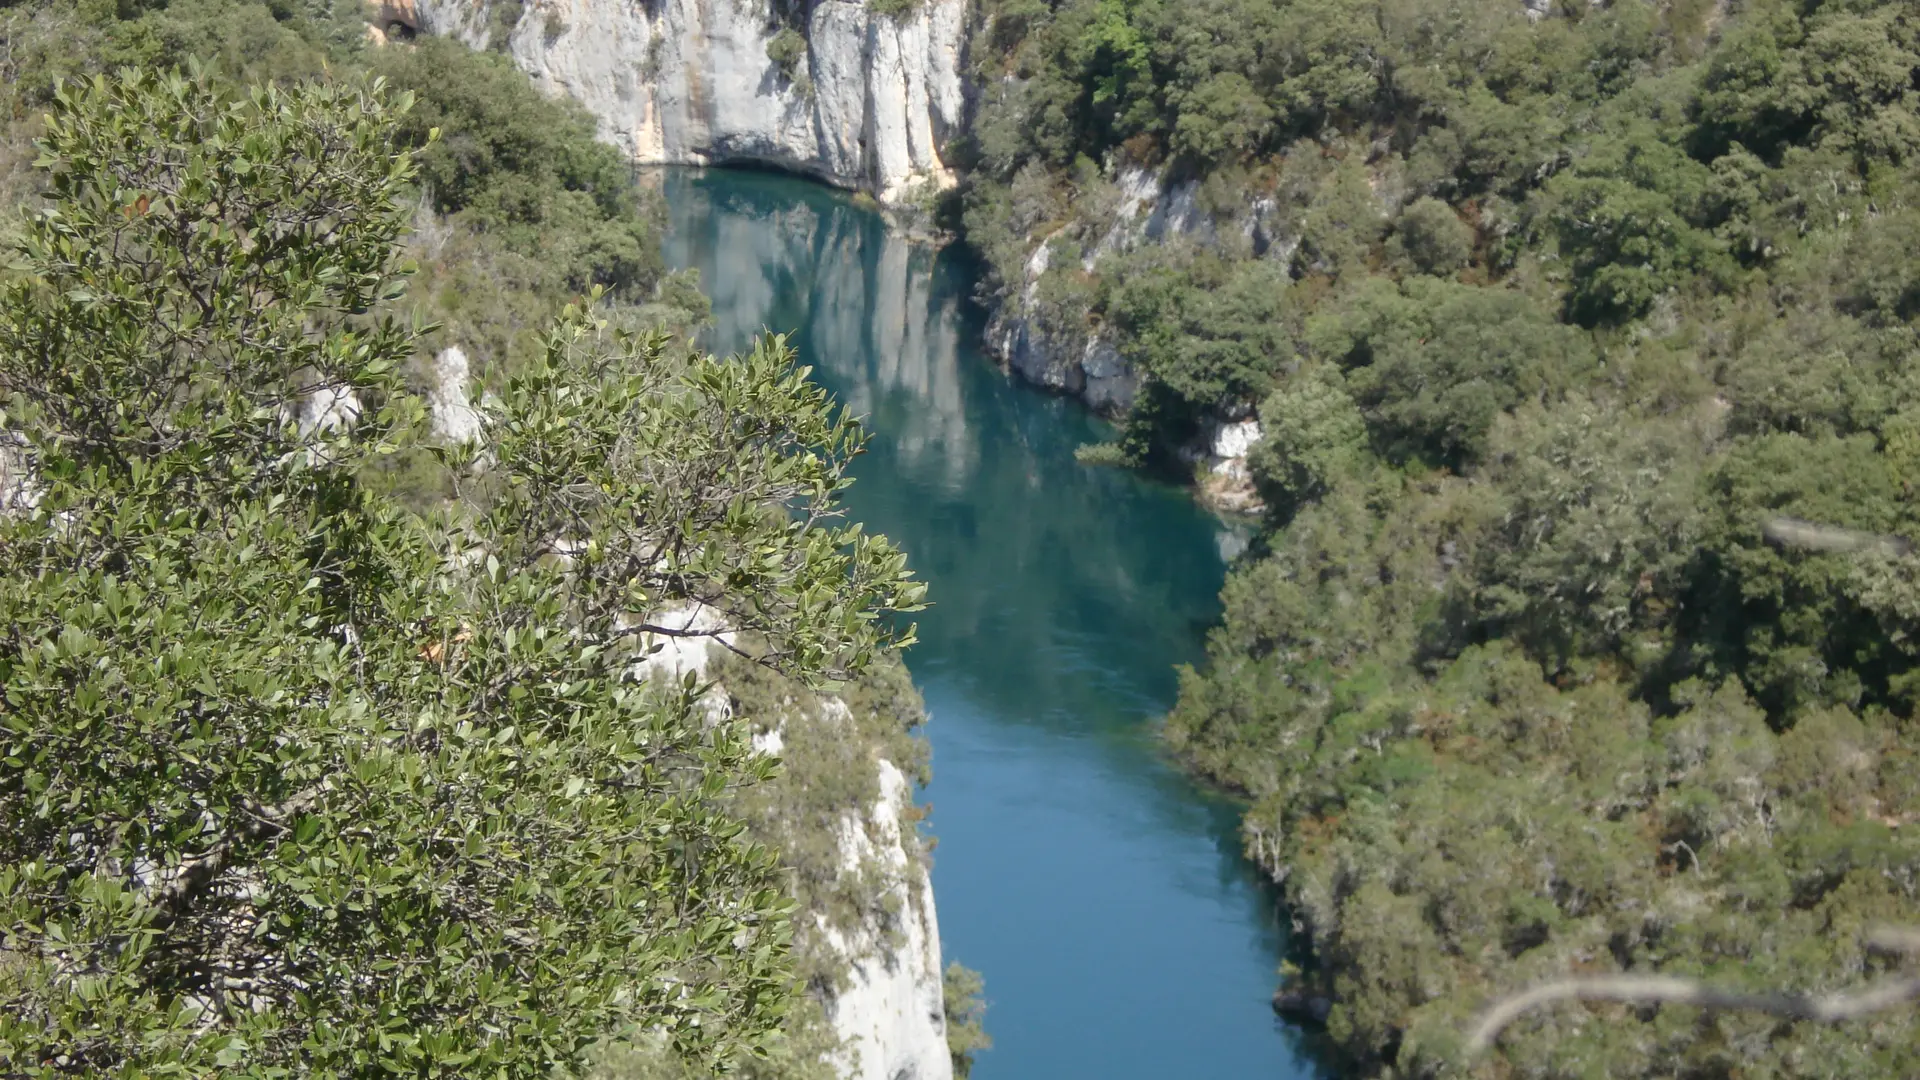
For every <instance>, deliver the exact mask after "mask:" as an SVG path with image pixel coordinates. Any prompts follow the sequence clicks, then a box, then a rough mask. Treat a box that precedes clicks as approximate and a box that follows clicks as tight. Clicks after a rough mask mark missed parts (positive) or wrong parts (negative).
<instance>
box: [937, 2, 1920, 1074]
mask: <svg viewBox="0 0 1920 1080" xmlns="http://www.w3.org/2000/svg"><path fill="white" fill-rule="evenodd" d="M986 20H987V27H988V33H987V34H986V35H985V37H984V38H983V40H984V41H986V42H987V43H988V46H987V47H985V48H983V49H982V50H981V51H980V52H979V53H978V54H977V56H976V62H977V65H978V69H979V71H980V73H981V75H982V77H983V78H982V87H983V99H982V107H981V113H980V118H979V123H978V124H977V126H976V128H975V131H974V133H973V140H972V143H971V147H970V150H971V157H970V161H971V163H972V165H973V167H974V170H973V172H972V174H971V183H972V187H971V190H970V191H969V192H968V193H967V194H966V196H965V202H966V207H965V217H964V220H965V224H966V228H967V233H968V236H969V237H970V238H971V239H972V240H973V241H974V242H975V244H976V245H977V246H978V247H979V248H980V250H981V251H982V253H983V254H984V255H985V256H986V258H987V261H988V263H989V266H990V269H991V271H992V277H993V280H992V281H991V282H990V287H991V289H992V290H993V291H994V292H995V294H996V296H997V297H998V298H999V300H1000V302H1001V303H1003V304H1005V305H1007V306H1008V308H1009V309H1010V314H1015V315H1019V316H1021V317H1024V318H1028V319H1033V320H1037V321H1038V322H1040V323H1041V324H1042V329H1044V331H1045V334H1044V335H1041V336H1044V337H1046V338H1048V339H1049V340H1060V341H1068V342H1074V341H1084V340H1086V339H1088V338H1092V337H1099V338H1102V339H1104V340H1105V341H1108V342H1110V343H1112V344H1113V345H1114V346H1115V348H1117V349H1118V350H1119V352H1120V353H1121V355H1122V356H1124V357H1125V358H1126V359H1128V360H1129V361H1131V362H1132V363H1133V364H1134V365H1135V367H1136V369H1137V370H1138V371H1140V372H1141V373H1142V375H1143V376H1144V379H1145V385H1144V386H1143V387H1142V390H1141V394H1140V397H1139V399H1138V404H1137V405H1136V406H1135V408H1134V409H1133V410H1132V412H1131V413H1130V414H1129V415H1128V416H1127V417H1126V418H1125V419H1124V434H1123V437H1122V439H1121V440H1120V442H1119V444H1118V446H1117V448H1115V449H1116V452H1117V453H1118V454H1119V455H1120V456H1124V457H1126V458H1127V459H1129V460H1131V461H1132V462H1134V463H1136V464H1146V465H1156V466H1161V467H1169V468H1180V467H1182V462H1183V461H1184V460H1185V459H1186V458H1187V457H1190V456H1191V454H1192V450H1193V448H1194V447H1195V446H1197V445H1198V440H1197V438H1196V436H1201V435H1204V434H1205V433H1206V432H1208V431H1209V430H1210V426H1209V425H1213V424H1218V423H1220V422H1223V421H1227V420H1235V419H1239V418H1241V417H1245V416H1247V415H1250V414H1255V415H1257V416H1258V418H1259V419H1260V421H1261V424H1262V429H1263V438H1262V441H1261V442H1260V443H1259V444H1258V445H1257V446H1256V447H1255V448H1254V449H1253V451H1252V452H1251V454H1250V455H1249V458H1248V467H1249V471H1250V473H1251V475H1252V478H1253V480H1254V482H1255V484H1256V485H1257V486H1258V487H1259V489H1260V491H1261V492H1262V494H1263V495H1264V497H1265V502H1266V507H1267V511H1266V517H1265V519H1264V520H1263V521H1262V523H1261V526H1262V527H1261V533H1260V536H1259V538H1258V539H1257V540H1256V542H1255V543H1254V545H1253V547H1252V549H1251V550H1250V551H1249V553H1248V554H1247V555H1245V556H1243V557H1242V558H1241V560H1240V561H1239V564H1238V565H1237V566H1236V568H1235V570H1234V572H1233V574H1232V575H1231V577H1230V580H1229V582H1228V584H1227V587H1226V589H1225V592H1224V594H1223V599H1224V601H1225V615H1224V620H1223V622H1222V625H1221V626H1219V627H1218V628H1217V629H1216V630H1215V631H1214V632H1213V634H1212V636H1211V639H1210V648H1209V658H1208V662H1207V663H1206V665H1204V666H1203V667H1202V668H1201V669H1199V670H1195V671H1189V672H1187V673H1186V674H1185V676H1184V680H1183V689H1182V693H1181V698H1180V702H1179V704H1178V706H1177V707H1176V709H1175V710H1174V711H1173V713H1172V715H1171V716H1170V718H1169V721H1168V728H1167V733H1168V737H1169V740H1170V742H1171V744H1172V746H1173V747H1174V749H1175V750H1176V751H1177V752H1178V753H1179V754H1180V755H1182V756H1183V757H1185V758H1186V759H1187V760H1188V761H1190V762H1191V763H1192V764H1193V765H1194V766H1196V767H1197V768H1198V769H1199V770H1200V771H1202V772H1203V773H1205V774H1207V775H1209V776H1211V777H1213V778H1215V779H1217V780H1219V781H1221V782H1223V783H1226V784H1228V785H1230V786H1233V787H1235V788H1238V789H1240V790H1242V791H1244V792H1245V793H1247V794H1248V795H1249V796H1250V797H1251V798H1252V799H1253V800H1254V805H1253V808H1252V809H1251V811H1250V812H1249V814H1248V816H1247V819H1246V839H1247V845H1248V850H1249V851H1250V852H1251V853H1252V854H1253V855H1254V856H1255V858H1256V859H1257V860H1258V861H1259V862H1260V863H1261V864H1262V865H1263V866H1265V867H1266V868H1267V869H1268V871H1269V872H1270V873H1271V874H1272V875H1273V876H1274V877H1275V878H1276V879H1277V880H1279V881H1281V882H1282V883H1283V887H1284V890H1285V893H1286V895H1287V898H1288V900H1289V902H1290V903H1291V904H1292V905H1293V908H1294V910H1295V912H1296V913H1297V915H1298V917H1299V919H1300V920H1301V923H1302V925H1303V926H1304V928H1305V930H1306V933H1307V937H1308V942H1309V944H1310V946H1311V950H1312V954H1313V960H1314V963H1313V964H1311V965H1308V966H1307V967H1306V968H1305V969H1304V970H1303V971H1302V972H1299V973H1296V974H1295V975H1294V976H1293V978H1294V979H1295V980H1296V982H1297V983H1298V985H1297V986H1295V987H1294V989H1295V990H1298V991H1299V992H1301V993H1303V994H1306V995H1308V996H1324V997H1326V998H1328V999H1330V1000H1331V1002H1332V1005H1331V1013H1330V1016H1329V1019H1328V1031H1329V1034H1330V1036H1331V1040H1330V1041H1331V1046H1332V1047H1333V1050H1334V1053H1335V1056H1336V1059H1337V1061H1338V1065H1337V1067H1339V1068H1341V1069H1344V1070H1351V1072H1352V1074H1353V1075H1360V1076H1398V1077H1407V1076H1440V1075H1457V1074H1460V1073H1462V1072H1466V1071H1476V1070H1477V1071H1476V1072H1475V1074H1476V1075H1487V1076H1527V1077H1575V1076H1592V1075H1602V1074H1604V1075H1609V1076H1649V1077H1651V1076H1681V1077H1719V1076H1726V1075H1732V1074H1734V1073H1736V1072H1737V1073H1739V1074H1740V1075H1770V1076H1824V1075H1836V1074H1844V1075H1848V1076H1862V1077H1876V1076H1886V1077H1893V1076H1904V1075H1909V1074H1911V1073H1912V1072H1914V1071H1915V1064H1914V1061H1913V1049H1912V1047H1913V1030H1914V1028H1913V1021H1912V1019H1911V1018H1910V1017H1909V1016H1907V1015H1905V1014H1903V1013H1897V1014H1889V1015H1886V1016H1883V1017H1880V1018H1878V1019H1876V1020H1873V1021H1870V1022H1861V1021H1856V1022H1853V1023H1851V1024H1849V1025H1846V1026H1842V1027H1839V1028H1818V1027H1813V1026H1807V1025H1793V1024H1788V1023H1784V1022H1781V1021H1779V1020H1778V1019H1776V1018H1767V1017H1740V1016H1722V1015H1706V1014H1702V1013H1699V1012H1695V1011H1692V1010H1689V1009H1684V1008H1668V1009H1632V1008H1629V1007H1626V1006H1623V1005H1618V1004H1607V1003H1603V1002H1586V1003H1577V1004H1576V1003H1566V1004H1561V1005H1558V1006H1556V1007H1554V1008H1553V1009H1551V1010H1546V1011H1542V1012H1538V1013H1530V1014H1528V1015H1526V1016H1524V1017H1522V1018H1520V1019H1519V1020H1518V1021H1517V1022H1516V1023H1515V1024H1514V1025H1513V1026H1511V1027H1509V1028H1507V1029H1506V1030H1505V1031H1504V1032H1503V1033H1502V1035H1501V1037H1500V1042H1499V1044H1498V1046H1497V1048H1496V1053H1495V1055H1494V1056H1493V1057H1492V1058H1491V1059H1488V1060H1483V1061H1481V1062H1479V1063H1478V1064H1477V1065H1476V1064H1472V1063H1468V1062H1466V1061H1465V1060H1464V1059H1462V1058H1461V1056H1460V1055H1459V1049H1460V1046H1459V1041H1460V1039H1461V1038H1463V1037H1464V1033H1465V1032H1466V1031H1467V1030H1468V1028H1469V1027H1470V1026H1471V1024H1470V1021H1471V1017H1472V1015H1473V1013H1474V1012H1475V1011H1476V1010H1478V1009H1480V1008H1482V1007H1484V1006H1485V1005H1486V1004H1487V1003H1488V1002H1490V1001H1492V1000H1494V999H1496V998H1498V997H1500V996H1501V995H1502V994H1505V993H1507V992H1511V991H1514V990H1519V989H1522V988H1524V987H1525V986H1527V985H1529V984H1530V983H1533V982H1536V981H1540V980H1545V979H1550V978H1559V977H1563V976H1566V975H1569V974H1572V973H1612V972H1626V973H1641V974H1645V973H1663V974H1671V975H1686V976H1705V977H1710V978H1711V979H1713V980H1715V981H1717V982H1719V983H1724V984H1728V985H1731V986H1734V987H1736V988H1761V987H1765V988H1769V989H1782V988H1784V989H1787V990H1793V991H1805V992H1809V993H1817V992H1825V991H1830V990H1836V989H1842V988H1849V987H1853V986H1855V985H1857V984H1859V983H1861V982H1863V981H1865V980H1867V979H1869V978H1870V977H1871V976H1872V975H1873V974H1874V973H1876V972H1877V971H1879V970H1881V969H1882V968H1884V967H1885V966H1887V965H1888V964H1890V963H1893V962H1895V960H1894V959H1892V958H1888V957H1884V956H1880V955H1877V954H1875V953H1873V952H1872V951H1870V950H1868V949H1867V948H1866V947H1865V945H1864V944H1863V938H1862V930H1863V928H1864V927H1865V926H1866V925H1867V924H1869V923H1871V922H1873V921H1875V920H1897V921H1906V922H1914V921H1920V894H1917V893H1916V887H1917V884H1916V871H1920V853H1917V852H1915V851H1914V850H1913V847H1912V838H1911V837H1910V836H1909V835H1908V834H1909V833H1910V832H1911V831H1912V828H1913V822H1914V821H1916V820H1920V816H1917V815H1920V798H1917V797H1916V794H1915V792H1913V791H1912V790H1910V788H1909V786H1908V785H1907V783H1906V781H1905V780H1904V779H1902V777H1903V776H1904V775H1905V774H1906V773H1907V772H1909V771H1910V769H1908V768H1907V765H1906V763H1907V762H1908V761H1909V760H1910V758H1911V756H1912V754H1913V753H1914V752H1915V749H1916V747H1917V746H1920V729H1916V727H1915V724H1914V709H1915V706H1916V704H1920V700H1917V699H1916V697H1915V690H1916V687H1920V667H1917V666H1916V661H1920V652H1916V647H1915V644H1914V643H1915V641H1916V637H1915V634H1916V630H1917V629H1920V624H1916V622H1915V619H1916V617H1917V616H1920V605H1917V604H1915V602H1914V598H1915V592H1914V585H1913V582H1914V580H1915V579H1916V576H1917V573H1920V563H1916V561H1915V555H1914V554H1913V551H1914V547H1913V541H1914V540H1915V539H1916V538H1920V516H1917V515H1920V511H1917V510H1916V503H1915V497H1914V481H1913V476H1912V475H1911V474H1912V472H1913V463H1914V460H1915V459H1914V456H1913V455H1914V449H1913V447H1914V445H1915V443H1914V438H1913V434H1912V424H1913V421H1914V417H1915V416H1917V415H1920V413H1917V412H1916V411H1915V410H1916V409H1920V396H1917V395H1920V383H1916V382H1915V380H1914V377H1913V371H1914V370H1915V368H1914V364H1915V360H1916V358H1917V357H1920V351H1916V350H1917V348H1920V346H1917V344H1916V342H1917V341H1920V338H1917V336H1916V335H1917V333H1920V323H1916V321H1915V320H1916V317H1920V303H1916V302H1915V297H1916V296H1920V292H1916V291H1915V288H1914V282H1915V281H1916V277H1915V267H1916V266H1920V262H1917V261H1916V256H1915V252H1916V250H1920V246H1917V244H1916V242H1917V241H1920V232H1916V222H1920V184H1916V182H1915V172H1914V168H1913V166H1914V161H1915V153H1916V151H1920V142H1917V141H1916V135H1917V134H1920V22H1916V21H1915V18H1914V12H1913V8H1912V6H1911V5H1908V4H1899V3H1883V2H1875V0H1857V2H1856V0H1844V2H1843V0H1804V2H1790V3H1789V2H1778V3H1777V2H1773V0H1755V2H1753V3H1737V4H1733V5H1724V4H1723V5H1713V4H1705V3H1688V2H1682V0H1619V2H1615V3H1610V4H1603V5H1590V4H1584V3H1570V4H1563V3H1555V4H1544V3H1542V4H1522V3H1520V2H1518V0H1474V2H1469V3H1455V2H1439V0H1433V2H1429V0H1283V2H1279V3H1272V2H1264V0H1262V2H1253V0H1182V2H1178V3H1174V2H1167V0H1058V2H1052V3H1027V2H1024V0H996V2H992V3H989V4H988V5H987V7H986ZM1143 178H1144V179H1143ZM1148 183H1150V184H1151V185H1152V188H1153V189H1154V190H1155V191H1157V192H1158V200H1157V202H1155V203H1153V204H1151V205H1149V206H1146V207H1142V206H1140V205H1138V203H1137V202H1133V203H1130V202H1129V200H1137V199H1138V193H1139V192H1140V191H1141V190H1142V189H1143V187H1144V186H1145V185H1146V184H1148ZM1041 243H1044V244H1046V245H1047V246H1048V247H1049V249H1050V256H1051V257H1050V258H1049V259H1048V260H1046V261H1045V262H1044V263H1040V262H1036V261H1035V260H1034V259H1033V257H1032V252H1033V248H1034V247H1035V246H1036V245H1038V244H1041ZM1089 252H1091V253H1094V254H1093V256H1092V257H1088V256H1087V255H1086V254H1085V253H1089ZM1070 256H1073V257H1070ZM1036 265H1044V266H1045V267H1046V270H1045V273H1044V274H1042V275H1041V276H1040V279H1039V280H1038V281H1037V282H1034V283H1029V282H1028V281H1027V280H1026V278H1027V275H1028V274H1029V273H1030V272H1031V268H1032V267H1034V266H1036ZM1030 285H1031V287H1029V286H1030ZM1060 297H1072V298H1075V300H1076V302H1075V303H1063V302H1060V300H1059V299H1058V298H1060ZM1248 325H1253V326H1255V327H1256V328H1257V332H1256V333H1249V332H1247V330H1246V329H1245V327H1247V326H1248Z"/></svg>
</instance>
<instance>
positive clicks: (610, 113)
mask: <svg viewBox="0 0 1920 1080" xmlns="http://www.w3.org/2000/svg"><path fill="white" fill-rule="evenodd" d="M515 7H517V8H518V11H519V14H518V15H517V16H515V15H514V14H513V9H514V8H515ZM799 7H800V10H801V12H803V13H804V14H797V15H795V16H792V17H791V19H792V21H791V22H789V21H788V18H789V17H787V16H783V15H782V14H781V13H780V12H779V10H778V8H777V7H776V6H775V5H772V4H770V3H768V0H657V2H655V3H647V4H641V3H635V2H631V0H528V2H524V3H519V4H514V5H509V4H508V3H505V2H503V0H418V3H417V5H414V6H412V7H411V9H410V10H411V13H412V14H411V17H412V18H414V19H415V21H417V23H418V25H419V27H420V28H421V29H422V30H424V31H426V32H429V33H435V34H441V35H444V36H448V37H454V38H458V39H460V40H461V41H464V42H466V43H467V44H468V45H470V46H472V47H475V48H499V49H502V50H503V51H505V52H506V53H507V54H508V55H510V56H512V58H513V60H514V62H515V63H516V64H518V65H519V66H520V68H521V69H522V70H524V71H525V72H526V73H527V74H528V76H529V77H531V78H532V79H533V81H534V82H535V84H536V85H538V86H539V87H540V88H541V89H543V90H546V91H547V92H549V93H552V94H564V95H566V96H568V97H571V98H573V99H575V100H576V101H579V102H580V103H581V104H583V105H585V106H586V107H587V108H588V109H589V110H590V111H591V112H592V113H593V114H594V115H595V116H596V117H598V118H599V121H600V130H601V135H602V137H603V138H606V139H607V140H609V141H611V142H613V143H615V144H616V145H619V146H621V147H622V148H624V149H625V150H626V151H627V152H628V153H630V154H631V155H632V156H633V159H634V160H635V161H636V162H638V163H641V164H648V165H723V164H762V165H771V166H777V167H780V168H783V169H789V170H792V171H795V172H800V173H805V174H807V175H809V176H813V177H815V178H817V179H819V180H822V181H824V182H826V183H829V184H833V185H835V186H838V187H843V188H849V189H852V190H856V191H864V192H868V193H870V194H872V195H874V196H875V197H876V198H878V199H879V200H880V201H882V202H883V203H889V204H896V205H898V204H904V203H908V202H911V201H914V200H915V199H917V198H920V197H923V196H925V195H930V194H931V193H933V192H936V191H938V190H941V189H943V188H946V187H949V186H951V185H952V183H953V176H952V173H951V171H950V170H949V169H948V167H947V165H946V164H945V162H944V161H943V158H942V153H943V151H944V148H945V146H946V144H947V140H948V139H949V138H951V137H952V136H953V135H954V134H955V133H956V132H958V131H959V130H960V127H961V124H962V122H963V119H964V116H963V113H964V110H965V107H966V100H965V95H964V94H963V92H962V90H963V83H962V78H961V73H962V62H963V54H964V51H965V47H966V8H967V3H966V0H918V2H915V3H911V4H909V5H908V6H907V7H906V9H905V10H902V11H899V12H897V13H892V14H883V13H880V12H876V11H875V10H874V9H873V7H872V5H870V4H869V3H867V2H864V0H861V2H851V3H849V2H841V0H834V2H815V3H811V4H804V3H803V4H801V5H799ZM496 35H504V38H505V40H504V41H500V40H495V38H496Z"/></svg>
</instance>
